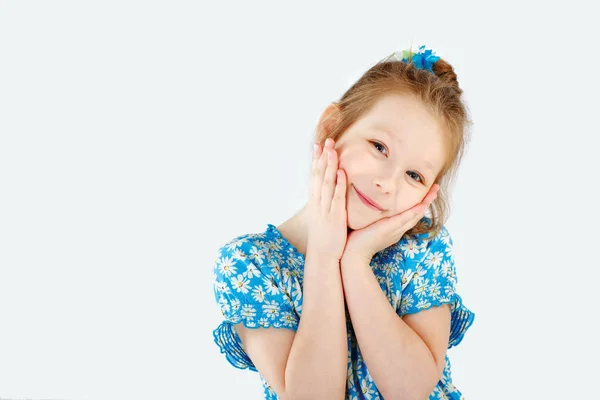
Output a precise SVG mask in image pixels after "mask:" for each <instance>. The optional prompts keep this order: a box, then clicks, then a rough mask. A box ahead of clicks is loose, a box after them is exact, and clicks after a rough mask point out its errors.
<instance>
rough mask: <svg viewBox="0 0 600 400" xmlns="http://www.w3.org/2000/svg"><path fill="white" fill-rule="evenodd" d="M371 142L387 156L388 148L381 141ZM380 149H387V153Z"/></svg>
mask: <svg viewBox="0 0 600 400" xmlns="http://www.w3.org/2000/svg"><path fill="white" fill-rule="evenodd" d="M371 143H372V144H373V146H375V148H376V149H377V151H378V152H380V153H381V154H383V155H386V156H387V148H386V147H385V146H384V145H383V144H381V143H379V142H373V141H372V142H371ZM380 149H383V150H385V153H384V152H383V150H380Z"/></svg>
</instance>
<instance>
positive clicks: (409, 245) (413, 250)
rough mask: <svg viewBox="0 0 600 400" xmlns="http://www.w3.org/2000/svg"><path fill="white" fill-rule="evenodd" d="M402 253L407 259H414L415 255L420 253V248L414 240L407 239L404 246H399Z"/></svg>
mask: <svg viewBox="0 0 600 400" xmlns="http://www.w3.org/2000/svg"><path fill="white" fill-rule="evenodd" d="M401 248H402V250H403V251H404V253H406V256H407V257H408V258H415V255H416V254H418V253H420V252H421V249H420V247H419V246H418V244H417V241H416V240H414V239H407V241H406V244H403V245H402V246H401Z"/></svg>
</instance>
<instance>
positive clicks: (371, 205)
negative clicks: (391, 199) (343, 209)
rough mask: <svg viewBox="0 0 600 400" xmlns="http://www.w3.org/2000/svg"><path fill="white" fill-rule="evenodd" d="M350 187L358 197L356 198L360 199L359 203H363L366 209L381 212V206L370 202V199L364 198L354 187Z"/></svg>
mask: <svg viewBox="0 0 600 400" xmlns="http://www.w3.org/2000/svg"><path fill="white" fill-rule="evenodd" d="M352 187H353V188H354V191H355V192H356V194H357V195H358V198H359V199H360V201H362V202H363V204H364V205H366V206H367V207H371V208H372V209H374V210H377V211H383V208H381V206H380V205H379V204H377V203H375V202H374V201H373V200H371V199H370V198H368V197H367V196H365V195H364V194H362V193H361V192H359V190H358V189H357V188H356V186H354V185H352Z"/></svg>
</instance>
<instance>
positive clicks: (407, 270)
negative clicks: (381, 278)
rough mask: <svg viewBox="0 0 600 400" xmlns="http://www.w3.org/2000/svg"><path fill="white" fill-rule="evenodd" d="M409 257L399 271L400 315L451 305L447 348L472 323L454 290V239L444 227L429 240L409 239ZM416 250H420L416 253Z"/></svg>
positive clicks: (472, 316)
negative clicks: (400, 282)
mask: <svg viewBox="0 0 600 400" xmlns="http://www.w3.org/2000/svg"><path fill="white" fill-rule="evenodd" d="M407 246H409V250H410V252H409V253H408V254H409V255H410V256H411V257H406V260H405V261H406V262H405V267H404V270H403V271H402V294H401V301H400V310H399V315H405V314H414V313H417V312H419V311H423V310H426V309H429V308H431V307H435V306H440V305H442V304H450V312H451V326H450V340H449V343H448V348H451V347H453V346H456V345H458V344H459V343H460V342H461V341H462V339H463V337H464V335H465V332H466V331H467V330H468V329H469V327H470V326H471V325H472V323H473V320H474V318H475V314H474V313H473V312H472V311H471V310H469V309H468V308H467V307H466V306H465V305H464V304H463V302H462V298H461V297H460V296H459V295H458V294H457V293H456V284H457V277H456V269H455V266H454V253H453V242H452V238H451V237H450V234H449V233H448V230H447V229H446V227H442V229H441V230H440V231H439V232H438V233H437V235H435V236H434V237H433V238H431V239H427V240H423V241H420V242H416V241H411V240H409V241H408V245H407ZM415 252H419V255H418V256H415V255H414V254H415Z"/></svg>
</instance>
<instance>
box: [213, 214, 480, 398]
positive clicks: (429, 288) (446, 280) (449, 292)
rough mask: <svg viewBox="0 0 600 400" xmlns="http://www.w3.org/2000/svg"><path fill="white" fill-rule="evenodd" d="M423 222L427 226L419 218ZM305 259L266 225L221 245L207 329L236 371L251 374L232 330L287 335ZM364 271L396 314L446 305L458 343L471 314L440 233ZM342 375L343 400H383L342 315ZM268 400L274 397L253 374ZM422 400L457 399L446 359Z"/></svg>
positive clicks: (294, 324)
mask: <svg viewBox="0 0 600 400" xmlns="http://www.w3.org/2000/svg"><path fill="white" fill-rule="evenodd" d="M424 219H425V220H426V221H425V222H426V223H428V222H431V220H430V219H429V218H427V217H424ZM303 268H304V255H303V254H301V253H299V252H298V250H297V249H296V248H295V247H294V246H293V245H292V244H291V243H290V242H289V241H288V240H287V239H286V238H285V237H283V235H282V234H281V232H280V231H279V230H278V229H277V228H276V227H275V226H274V225H272V224H267V228H266V230H265V231H264V232H261V233H251V234H245V235H242V236H239V237H237V238H235V239H233V240H231V241H229V242H228V243H226V244H225V245H224V246H223V247H221V248H220V249H219V251H218V254H217V260H216V263H215V266H214V280H213V284H214V285H213V287H214V294H215V298H216V301H217V303H218V305H219V307H220V309H221V312H222V314H223V316H224V318H225V320H224V321H223V322H222V323H221V324H220V325H219V326H218V327H217V328H216V329H215V330H214V332H213V335H214V339H215V343H216V344H217V345H218V346H219V348H220V351H221V353H225V355H226V357H227V360H228V361H229V362H230V363H231V364H232V365H233V366H235V367H237V368H240V369H245V368H248V369H250V370H252V371H257V370H256V367H255V366H254V364H253V363H252V360H250V358H249V357H248V355H247V354H246V352H245V350H244V347H243V344H242V342H241V340H240V338H239V336H238V335H237V332H236V330H235V328H234V327H233V325H235V324H238V323H243V324H244V326H246V327H247V328H256V329H260V328H261V327H265V328H267V327H274V328H286V329H291V330H293V331H294V332H295V331H296V329H297V328H298V323H299V320H300V317H301V315H302V284H303ZM371 268H372V269H373V273H374V274H375V276H376V277H377V280H378V281H379V285H380V287H381V290H382V291H383V292H384V293H385V294H386V295H387V298H388V300H389V302H390V304H391V305H392V307H394V309H395V310H396V312H397V314H398V315H399V316H402V315H405V314H412V313H417V312H419V311H422V310H426V309H428V308H430V307H433V306H439V305H441V304H450V309H451V317H452V319H451V328H450V341H449V343H448V348H451V347H453V346H456V345H457V344H459V343H460V342H461V340H462V339H463V336H464V334H465V331H466V330H467V329H468V328H469V327H470V326H471V324H472V323H473V319H474V314H473V312H471V311H470V310H469V309H467V308H466V307H465V306H464V305H463V304H462V299H461V297H460V296H459V295H458V294H457V293H456V291H455V287H456V282H457V278H456V271H455V267H454V254H453V250H452V239H451V237H450V235H449V233H448V230H447V229H446V227H443V228H442V229H441V230H440V231H439V232H438V233H437V234H436V235H435V236H434V237H432V238H429V239H428V238H427V237H426V234H416V235H412V236H409V235H404V236H403V237H402V239H400V241H399V242H398V243H396V244H394V245H392V246H390V247H388V248H387V249H384V250H383V251H381V252H379V253H377V254H375V255H374V256H373V258H372V260H371ZM346 321H347V332H348V372H347V381H346V399H352V400H354V399H369V400H376V399H383V396H382V395H381V394H380V392H379V390H378V389H377V387H376V386H375V382H374V381H373V379H372V378H371V376H370V374H369V371H368V370H367V366H366V364H365V362H364V360H363V357H362V355H361V352H360V348H359V346H358V342H357V340H356V336H355V334H354V330H353V329H352V323H351V321H350V317H349V315H348V311H347V309H346ZM259 376H260V379H261V382H262V384H263V388H264V391H265V398H266V399H267V400H273V399H277V395H276V394H275V392H274V391H273V389H272V388H271V387H270V386H269V384H268V383H267V382H266V381H265V380H264V378H263V377H262V375H260V374H259ZM429 399H432V400H433V399H438V400H439V399H457V400H458V399H463V397H462V394H461V393H460V391H458V389H456V387H455V386H454V385H453V384H452V377H451V371H450V360H449V358H448V356H447V355H446V360H445V368H444V370H443V373H442V377H441V379H440V380H439V382H438V383H437V385H436V386H435V388H434V390H433V392H432V393H431V394H430V396H429Z"/></svg>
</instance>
